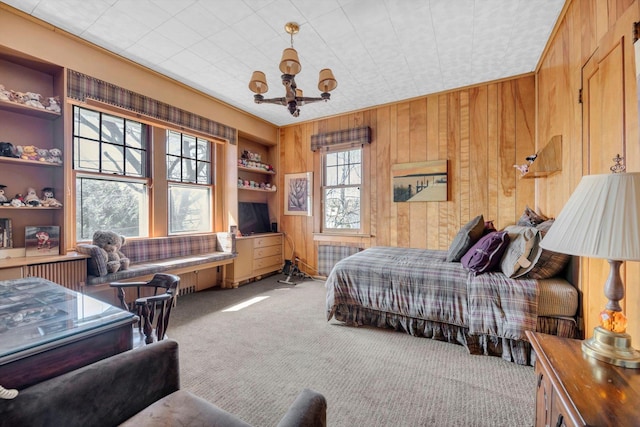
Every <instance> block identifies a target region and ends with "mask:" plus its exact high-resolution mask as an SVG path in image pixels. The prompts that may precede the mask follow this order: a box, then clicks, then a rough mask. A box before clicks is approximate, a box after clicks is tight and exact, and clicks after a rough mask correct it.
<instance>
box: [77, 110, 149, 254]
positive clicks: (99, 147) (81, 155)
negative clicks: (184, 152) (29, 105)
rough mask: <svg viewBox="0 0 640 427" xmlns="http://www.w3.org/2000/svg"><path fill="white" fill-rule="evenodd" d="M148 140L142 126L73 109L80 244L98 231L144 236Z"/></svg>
mask: <svg viewBox="0 0 640 427" xmlns="http://www.w3.org/2000/svg"><path fill="white" fill-rule="evenodd" d="M147 139H148V129H147V126H146V125H144V124H142V123H139V122H136V121H133V120H128V119H124V118H122V117H117V116H114V115H111V114H106V113H101V112H98V111H93V110H89V109H86V108H82V107H78V106H74V107H73V168H74V170H75V171H76V239H77V240H78V241H81V240H90V239H91V238H92V237H93V233H94V232H95V231H96V230H112V231H114V232H116V233H118V234H123V235H125V236H127V237H142V236H147V235H148V233H149V224H148V217H149V215H148V210H149V201H148V193H147V186H148V179H147V157H148V155H147V146H148V142H147Z"/></svg>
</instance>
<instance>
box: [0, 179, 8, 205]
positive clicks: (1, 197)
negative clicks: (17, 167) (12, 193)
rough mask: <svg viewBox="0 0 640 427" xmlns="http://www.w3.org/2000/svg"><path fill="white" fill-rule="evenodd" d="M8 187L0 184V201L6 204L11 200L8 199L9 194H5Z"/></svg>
mask: <svg viewBox="0 0 640 427" xmlns="http://www.w3.org/2000/svg"><path fill="white" fill-rule="evenodd" d="M5 188H7V186H6V185H2V184H0V203H2V204H5V203H7V202H8V201H9V200H8V199H7V196H5V195H4V189H5Z"/></svg>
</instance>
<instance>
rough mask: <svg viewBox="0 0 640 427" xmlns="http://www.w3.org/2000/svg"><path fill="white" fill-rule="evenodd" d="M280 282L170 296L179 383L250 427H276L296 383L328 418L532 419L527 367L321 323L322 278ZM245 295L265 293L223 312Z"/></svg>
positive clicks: (389, 421)
mask: <svg viewBox="0 0 640 427" xmlns="http://www.w3.org/2000/svg"><path fill="white" fill-rule="evenodd" d="M282 278H283V276H281V275H278V276H272V277H270V278H267V279H265V280H262V281H259V282H255V283H251V284H247V285H244V286H241V287H240V288H238V289H228V290H224V289H214V290H209V291H204V292H199V293H195V294H189V295H185V296H183V297H181V298H180V299H179V300H178V305H177V307H176V308H175V311H174V312H173V313H172V318H171V324H170V325H169V330H168V334H169V337H170V338H172V339H175V340H177V341H178V342H179V344H180V366H181V382H182V388H183V389H186V390H189V391H191V392H193V393H195V394H197V395H199V396H201V397H203V398H205V399H207V400H209V401H211V402H213V403H214V404H216V405H218V406H219V407H221V408H223V409H225V410H227V411H229V412H231V413H234V414H236V415H237V416H239V417H240V418H242V419H243V420H245V421H246V422H248V423H250V424H252V425H255V426H275V425H276V424H277V423H278V421H279V419H280V417H281V416H282V415H283V414H284V413H285V412H286V410H287V408H288V406H289V404H290V403H291V402H293V400H294V398H295V396H296V395H297V393H298V392H299V391H300V390H301V389H303V388H305V387H308V388H312V389H315V390H317V391H319V392H321V393H323V394H324V395H325V397H326V398H327V401H328V410H327V424H328V425H329V426H336V427H342V426H344V427H352V426H478V427H484V426H487V427H488V426H491V427H498V426H518V427H520V426H532V425H533V422H534V399H535V376H534V372H533V368H531V367H526V366H517V365H515V364H512V363H509V362H506V361H503V360H502V359H500V358H497V357H487V356H471V355H469V354H468V353H467V352H466V350H465V349H464V348H463V347H462V346H458V345H455V344H449V343H443V342H439V341H434V340H430V339H426V338H416V337H412V336H410V335H408V334H404V333H401V332H394V331H390V330H385V329H377V328H369V327H359V328H355V327H348V326H344V325H342V324H341V323H339V322H336V321H335V320H332V321H330V322H327V321H326V318H325V314H324V312H325V307H324V300H325V289H324V283H323V282H318V281H306V282H303V283H300V284H298V285H296V286H292V285H284V284H278V283H277V282H276V279H282ZM256 296H267V297H268V298H266V299H264V300H262V301H260V302H257V303H255V304H253V305H251V306H249V307H247V308H244V309H242V310H240V311H235V312H223V311H222V309H224V308H227V307H230V306H232V305H234V304H237V303H238V302H242V301H245V300H247V299H250V298H253V297H256Z"/></svg>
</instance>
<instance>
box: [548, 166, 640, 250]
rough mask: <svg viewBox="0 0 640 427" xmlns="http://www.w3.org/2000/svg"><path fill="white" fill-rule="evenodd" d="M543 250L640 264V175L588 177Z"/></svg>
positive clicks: (564, 211) (575, 192)
mask: <svg viewBox="0 0 640 427" xmlns="http://www.w3.org/2000/svg"><path fill="white" fill-rule="evenodd" d="M540 246H542V247H543V248H544V249H548V250H551V251H554V252H560V253H564V254H570V255H576V256H584V257H594V258H604V259H608V260H616V261H639V260H640V173H637V172H627V173H611V174H604V175H587V176H584V177H582V180H581V181H580V183H579V184H578V187H576V189H575V191H574V192H573V194H572V195H571V197H570V198H569V200H568V201H567V203H566V204H565V206H564V208H562V211H561V212H560V214H559V215H558V218H557V219H556V220H555V222H554V223H553V225H552V226H551V228H550V229H549V232H548V233H547V234H546V235H545V237H544V239H542V241H541V242H540Z"/></svg>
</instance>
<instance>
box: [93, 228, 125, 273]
mask: <svg viewBox="0 0 640 427" xmlns="http://www.w3.org/2000/svg"><path fill="white" fill-rule="evenodd" d="M125 242H126V240H125V237H124V236H121V235H118V234H117V233H114V232H113V231H102V230H99V231H96V232H95V233H93V244H94V245H96V246H97V247H99V248H101V249H103V250H104V251H105V252H106V254H107V258H106V259H107V271H108V272H109V273H115V272H116V271H119V270H126V269H128V268H129V258H127V257H126V255H125V254H123V253H122V252H121V251H120V248H121V247H122V245H124V244H125Z"/></svg>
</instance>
